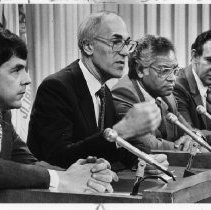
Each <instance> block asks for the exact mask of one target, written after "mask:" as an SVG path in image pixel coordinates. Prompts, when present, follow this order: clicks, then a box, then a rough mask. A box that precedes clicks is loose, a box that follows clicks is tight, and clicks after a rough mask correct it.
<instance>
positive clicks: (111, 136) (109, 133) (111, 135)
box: [103, 128, 118, 142]
mask: <svg viewBox="0 0 211 210" xmlns="http://www.w3.org/2000/svg"><path fill="white" fill-rule="evenodd" d="M103 136H104V138H105V139H106V140H107V141H110V142H115V141H116V138H117V137H118V134H117V132H116V131H115V130H113V129H111V128H106V129H105V130H104V132H103Z"/></svg>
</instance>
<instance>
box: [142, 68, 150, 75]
mask: <svg viewBox="0 0 211 210" xmlns="http://www.w3.org/2000/svg"><path fill="white" fill-rule="evenodd" d="M142 71H143V75H145V76H148V75H149V71H150V69H149V68H144V69H143V70H142Z"/></svg>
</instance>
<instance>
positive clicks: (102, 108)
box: [96, 85, 106, 132]
mask: <svg viewBox="0 0 211 210" xmlns="http://www.w3.org/2000/svg"><path fill="white" fill-rule="evenodd" d="M96 95H97V96H98V97H99V98H100V112H99V118H98V128H99V130H100V131H101V132H102V131H103V130H104V120H105V104H106V87H105V85H103V86H102V87H101V88H100V90H98V91H97V92H96Z"/></svg>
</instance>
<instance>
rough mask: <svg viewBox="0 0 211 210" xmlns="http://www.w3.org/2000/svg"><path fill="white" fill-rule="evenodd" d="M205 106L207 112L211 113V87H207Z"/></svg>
mask: <svg viewBox="0 0 211 210" xmlns="http://www.w3.org/2000/svg"><path fill="white" fill-rule="evenodd" d="M206 108H207V112H208V113H209V114H211V87H208V89H207V98H206Z"/></svg>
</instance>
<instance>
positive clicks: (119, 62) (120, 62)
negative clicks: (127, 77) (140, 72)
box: [116, 61, 125, 65]
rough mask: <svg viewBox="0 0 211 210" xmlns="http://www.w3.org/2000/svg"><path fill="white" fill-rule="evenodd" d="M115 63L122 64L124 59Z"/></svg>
mask: <svg viewBox="0 0 211 210" xmlns="http://www.w3.org/2000/svg"><path fill="white" fill-rule="evenodd" d="M116 63H118V64H122V65H124V64H125V61H117V62H116Z"/></svg>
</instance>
